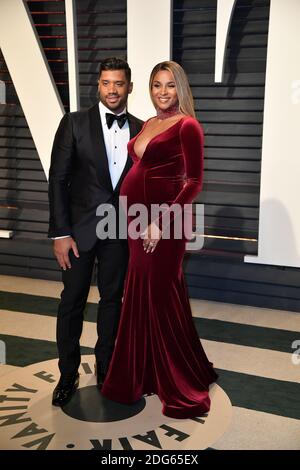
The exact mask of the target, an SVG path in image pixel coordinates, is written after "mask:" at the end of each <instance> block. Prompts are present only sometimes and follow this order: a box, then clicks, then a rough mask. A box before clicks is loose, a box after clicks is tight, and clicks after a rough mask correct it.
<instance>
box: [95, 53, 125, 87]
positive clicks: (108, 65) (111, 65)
mask: <svg viewBox="0 0 300 470" xmlns="http://www.w3.org/2000/svg"><path fill="white" fill-rule="evenodd" d="M103 70H124V72H125V76H126V80H127V81H128V82H129V83H130V82H131V69H130V67H129V65H128V63H127V62H126V61H125V60H123V59H118V58H117V57H109V58H107V59H104V60H101V62H100V69H99V78H100V75H101V73H102V71H103Z"/></svg>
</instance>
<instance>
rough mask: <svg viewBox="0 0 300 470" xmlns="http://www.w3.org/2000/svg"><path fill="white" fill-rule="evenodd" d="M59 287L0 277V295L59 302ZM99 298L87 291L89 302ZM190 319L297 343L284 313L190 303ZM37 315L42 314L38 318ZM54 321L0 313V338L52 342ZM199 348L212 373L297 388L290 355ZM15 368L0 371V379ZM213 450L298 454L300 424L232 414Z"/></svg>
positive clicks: (86, 335)
mask: <svg viewBox="0 0 300 470" xmlns="http://www.w3.org/2000/svg"><path fill="white" fill-rule="evenodd" d="M61 289H62V284H61V283H59V282H53V281H43V280H35V279H28V278H13V277H11V276H0V290H1V291H8V292H19V293H25V294H32V295H38V296H45V297H54V298H59V295H60V292H61ZM98 300H99V294H98V291H97V288H96V287H92V288H91V290H90V294H89V302H93V303H96V302H98ZM191 306H192V312H193V316H195V317H202V318H207V319H217V320H222V321H228V322H233V323H237V324H245V325H253V326H260V327H265V328H272V329H274V328H275V329H276V328H277V329H282V330H287V331H294V332H295V340H297V339H298V340H300V314H299V313H293V312H289V311H284V310H272V309H262V308H256V307H249V306H240V305H233V304H222V303H218V302H211V301H205V300H198V299H191ZM41 313H42V312H41ZM55 321H56V320H55V318H54V317H50V316H46V315H42V314H41V315H38V314H29V313H23V312H14V311H8V310H3V309H2V310H0V332H1V333H2V334H6V335H15V336H22V337H26V338H36V339H41V340H47V341H55ZM95 341H96V329H95V325H94V323H91V322H84V329H83V335H82V338H81V343H82V345H84V346H89V347H93V345H94V344H95ZM202 344H203V346H204V348H205V350H206V352H207V354H208V357H209V358H210V360H211V361H212V362H213V363H214V365H215V367H216V368H219V369H223V370H229V371H234V372H240V373H246V374H250V375H255V376H260V377H266V378H270V379H277V380H283V381H290V382H296V383H299V382H300V364H299V365H296V364H294V363H293V362H292V349H291V353H286V352H279V351H273V350H266V349H259V348H254V347H247V346H241V345H237V344H228V343H222V342H220V341H217V342H216V341H209V340H203V339H202ZM15 369H16V368H15V367H13V366H10V365H0V376H2V375H6V374H8V373H10V372H13V371H14V370H15ZM213 447H214V448H216V449H297V450H300V421H298V420H295V419H291V418H286V417H283V416H276V415H272V414H268V413H263V412H260V411H255V410H248V409H244V408H239V407H234V408H233V419H232V423H231V426H230V428H229V429H228V431H227V432H226V433H225V434H224V436H222V438H220V439H219V440H218V441H217V442H216V443H215V444H214V446H213Z"/></svg>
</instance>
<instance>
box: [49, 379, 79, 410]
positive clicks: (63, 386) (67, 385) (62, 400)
mask: <svg viewBox="0 0 300 470" xmlns="http://www.w3.org/2000/svg"><path fill="white" fill-rule="evenodd" d="M78 385H79V374H78V372H77V373H76V374H75V375H74V376H73V377H71V378H69V379H66V378H64V377H61V378H60V380H59V382H58V384H57V385H56V387H55V389H54V391H53V395H52V405H54V406H63V405H65V404H66V403H67V402H68V401H69V400H70V398H71V397H72V395H73V394H74V392H75V391H76V389H77V387H78Z"/></svg>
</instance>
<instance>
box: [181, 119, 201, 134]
mask: <svg viewBox="0 0 300 470" xmlns="http://www.w3.org/2000/svg"><path fill="white" fill-rule="evenodd" d="M190 132H197V133H200V134H201V135H203V129H202V126H201V124H200V122H199V121H198V119H196V118H195V117H193V116H189V115H185V116H184V117H183V118H182V120H181V126H180V134H181V135H186V134H189V133H190Z"/></svg>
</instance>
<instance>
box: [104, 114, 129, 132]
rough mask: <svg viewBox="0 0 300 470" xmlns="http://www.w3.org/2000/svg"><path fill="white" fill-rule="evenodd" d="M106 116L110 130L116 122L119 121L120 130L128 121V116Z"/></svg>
mask: <svg viewBox="0 0 300 470" xmlns="http://www.w3.org/2000/svg"><path fill="white" fill-rule="evenodd" d="M105 116H106V123H107V127H108V129H110V128H111V126H112V125H113V122H114V120H116V121H117V123H118V126H119V128H120V129H121V128H122V127H123V126H124V124H125V122H126V121H127V114H120V116H118V115H117V114H112V113H106V114H105Z"/></svg>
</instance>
